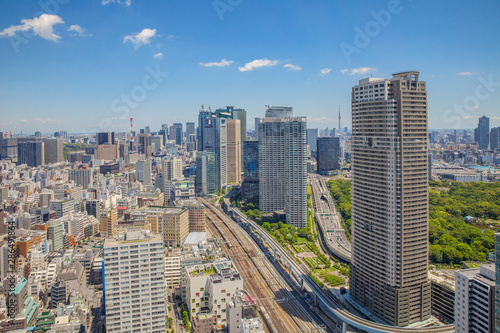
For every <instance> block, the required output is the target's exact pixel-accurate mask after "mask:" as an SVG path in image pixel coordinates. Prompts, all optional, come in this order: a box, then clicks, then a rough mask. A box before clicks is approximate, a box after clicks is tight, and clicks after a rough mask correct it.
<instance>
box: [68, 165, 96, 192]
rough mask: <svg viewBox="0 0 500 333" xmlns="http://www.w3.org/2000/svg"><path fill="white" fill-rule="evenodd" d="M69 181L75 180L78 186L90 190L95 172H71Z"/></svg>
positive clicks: (79, 170) (85, 170)
mask: <svg viewBox="0 0 500 333" xmlns="http://www.w3.org/2000/svg"><path fill="white" fill-rule="evenodd" d="M68 180H73V181H74V182H75V185H76V186H81V187H83V188H88V187H89V185H90V184H92V181H93V171H92V169H75V170H69V171H68Z"/></svg>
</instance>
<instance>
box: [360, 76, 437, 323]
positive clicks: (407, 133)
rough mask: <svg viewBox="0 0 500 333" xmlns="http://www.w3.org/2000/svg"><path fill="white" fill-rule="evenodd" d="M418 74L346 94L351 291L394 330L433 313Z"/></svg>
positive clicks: (423, 97)
mask: <svg viewBox="0 0 500 333" xmlns="http://www.w3.org/2000/svg"><path fill="white" fill-rule="evenodd" d="M418 77H419V73H418V72H404V73H398V74H394V75H393V77H392V78H391V79H376V78H366V79H363V80H360V81H359V85H357V86H355V87H353V89H352V188H351V193H352V201H351V203H352V246H353V247H352V248H353V256H352V263H351V268H350V293H351V297H353V298H354V299H355V300H356V301H357V302H358V303H359V304H361V305H363V306H364V307H366V308H367V309H369V310H370V311H372V312H373V313H374V314H375V315H376V316H378V317H379V318H382V319H383V320H385V321H386V322H387V323H389V324H391V325H395V326H405V325H408V324H410V323H414V322H417V321H421V320H425V319H427V318H429V317H430V315H431V287H430V283H429V282H428V279H427V267H428V266H427V265H428V213H429V207H428V201H429V200H428V180H427V178H428V164H427V158H428V156H427V92H426V88H425V82H422V81H419V80H418Z"/></svg>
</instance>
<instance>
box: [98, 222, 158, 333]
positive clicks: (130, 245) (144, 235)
mask: <svg viewBox="0 0 500 333" xmlns="http://www.w3.org/2000/svg"><path fill="white" fill-rule="evenodd" d="M164 274H165V267H164V254H163V242H162V239H161V236H160V235H158V234H152V233H149V231H147V230H140V229H133V228H132V229H128V230H127V231H126V233H118V234H117V235H116V237H113V238H107V239H106V240H105V241H104V246H103V276H104V280H103V288H102V289H103V294H104V295H103V302H104V306H105V312H106V331H107V332H110V333H112V332H148V333H150V332H165V330H166V324H165V319H166V308H165V278H164Z"/></svg>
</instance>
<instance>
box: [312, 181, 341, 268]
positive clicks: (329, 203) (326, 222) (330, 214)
mask: <svg viewBox="0 0 500 333" xmlns="http://www.w3.org/2000/svg"><path fill="white" fill-rule="evenodd" d="M308 176H309V184H310V185H311V190H312V197H313V205H314V218H315V220H316V222H317V223H318V225H319V229H320V233H321V240H322V242H323V244H324V245H325V248H326V249H327V250H328V252H329V253H330V254H331V255H332V256H334V257H336V258H338V259H340V260H341V261H343V262H346V263H350V262H351V243H350V242H349V240H348V239H347V236H346V232H345V230H344V229H343V227H342V220H341V218H340V214H339V213H338V212H337V210H336V208H335V204H334V203H333V199H332V196H331V195H330V190H329V189H328V186H327V185H326V181H325V179H324V178H323V177H322V176H320V175H317V174H309V175H308Z"/></svg>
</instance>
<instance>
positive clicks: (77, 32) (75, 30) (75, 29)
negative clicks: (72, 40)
mask: <svg viewBox="0 0 500 333" xmlns="http://www.w3.org/2000/svg"><path fill="white" fill-rule="evenodd" d="M68 31H69V32H70V33H71V32H72V33H71V34H70V35H71V37H75V36H80V37H92V34H87V33H85V29H84V28H82V27H81V26H79V25H78V24H73V25H72V26H70V27H69V29H68Z"/></svg>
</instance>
